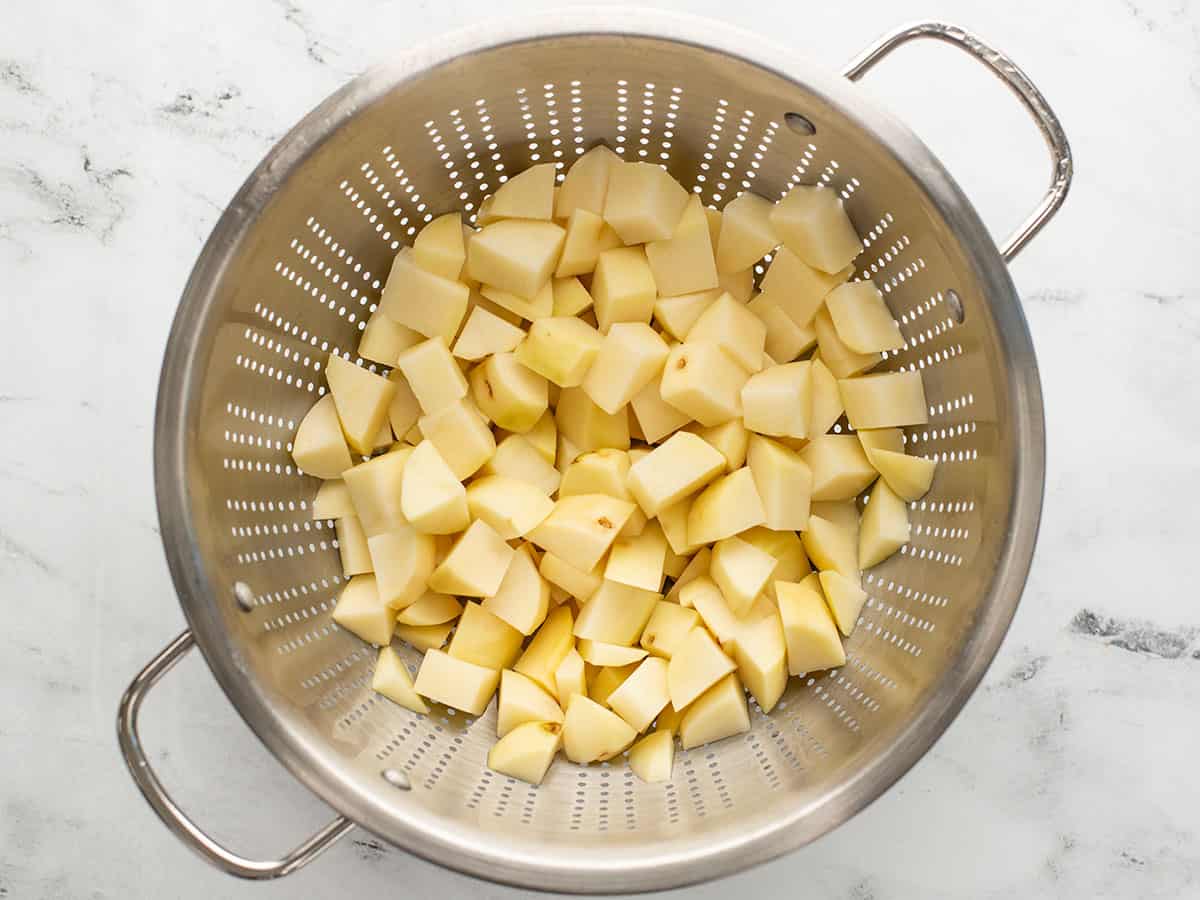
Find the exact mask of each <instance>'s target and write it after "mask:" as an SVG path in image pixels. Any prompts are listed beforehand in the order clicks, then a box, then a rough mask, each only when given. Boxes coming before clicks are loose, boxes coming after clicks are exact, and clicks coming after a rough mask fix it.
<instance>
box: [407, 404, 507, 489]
mask: <svg viewBox="0 0 1200 900" xmlns="http://www.w3.org/2000/svg"><path fill="white" fill-rule="evenodd" d="M417 424H418V425H419V426H420V428H421V434H423V435H424V436H425V439H426V440H428V441H429V442H430V443H431V444H433V446H434V447H436V448H437V450H438V453H440V454H441V456H442V459H444V460H445V461H446V465H448V466H449V467H450V471H451V472H453V473H454V477H455V478H457V479H459V480H460V481H461V480H462V479H464V478H467V477H468V476H470V475H473V474H475V472H477V471H478V470H479V467H480V466H482V465H483V464H484V463H485V462H487V461H488V460H489V459H491V458H492V454H493V453H495V452H496V439H495V438H494V437H492V431H491V429H490V428H488V426H487V422H486V420H485V419H484V418H483V416H482V415H480V412H479V410H478V409H476V408H475V404H473V403H472V402H471V401H470V400H467V399H465V398H464V399H462V400H459V401H457V402H456V403H452V404H450V405H449V406H445V407H442V409H440V410H438V411H437V412H436V413H431V414H430V415H427V416H422V417H421V418H420V419H419V420H418V423H417ZM389 455H391V454H389Z"/></svg>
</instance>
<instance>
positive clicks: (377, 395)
mask: <svg viewBox="0 0 1200 900" xmlns="http://www.w3.org/2000/svg"><path fill="white" fill-rule="evenodd" d="M325 378H326V380H327V381H328V382H329V392H330V393H331V394H332V395H333V402H334V406H335V407H336V408H337V416H338V419H339V420H340V421H341V423H342V432H343V433H344V434H345V436H346V442H347V443H348V444H349V445H350V447H351V449H353V450H355V451H357V452H359V453H361V454H363V455H364V456H366V455H369V454H370V453H371V451H372V450H373V449H374V444H375V437H376V435H378V434H379V432H380V430H381V429H382V428H383V427H384V425H386V424H387V414H388V404H390V403H391V402H392V394H393V393H394V392H395V390H396V386H395V385H394V384H392V382H390V381H388V380H387V379H386V378H384V377H383V376H382V375H376V374H375V373H373V372H369V371H367V370H366V369H364V368H361V367H359V366H356V365H354V363H352V362H350V361H349V360H346V359H342V357H340V356H338V355H337V354H336V353H330V354H329V361H328V362H327V363H326V364H325ZM310 412H311V411H310ZM327 415H328V414H327V413H323V414H321V415H319V416H318V417H317V419H316V420H314V424H315V423H316V422H325V421H326V417H327ZM301 427H302V428H303V422H302V423H301ZM316 433H318V434H319V433H320V432H316ZM299 436H300V433H299V432H298V433H297V437H299ZM332 444H333V442H332V440H331V439H330V438H325V440H324V441H323V442H322V446H330V445H332ZM294 452H295V451H294V450H293V453H294ZM314 458H318V459H319V458H320V457H318V456H315V455H314ZM330 461H331V462H332V456H331V457H330ZM337 474H339V475H340V474H341V473H340V472H339V473H337Z"/></svg>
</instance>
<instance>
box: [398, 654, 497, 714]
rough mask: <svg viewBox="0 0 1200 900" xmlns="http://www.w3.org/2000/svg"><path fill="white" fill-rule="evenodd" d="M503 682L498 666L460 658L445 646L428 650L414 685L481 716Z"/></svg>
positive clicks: (432, 696) (424, 694) (440, 700)
mask: <svg viewBox="0 0 1200 900" xmlns="http://www.w3.org/2000/svg"><path fill="white" fill-rule="evenodd" d="M499 683H500V673H499V672H497V671H496V670H495V669H487V668H484V667H483V666H477V665H475V664H474V663H469V662H467V661H466V660H462V659H456V658H454V657H453V656H450V655H449V654H448V653H443V652H442V651H441V650H427V651H426V652H425V659H423V660H422V661H421V668H420V669H419V670H418V671H417V680H416V682H414V684H413V687H414V688H415V689H416V692H417V693H418V694H420V695H421V696H422V697H426V698H428V699H430V700H433V701H435V702H437V703H442V704H445V705H446V706H452V707H454V708H455V709H461V710H462V711H463V712H465V713H467V714H468V715H472V716H481V715H483V711H484V710H485V709H487V705H488V702H489V701H490V700H491V699H492V694H494V693H496V687H497V686H498V685H499Z"/></svg>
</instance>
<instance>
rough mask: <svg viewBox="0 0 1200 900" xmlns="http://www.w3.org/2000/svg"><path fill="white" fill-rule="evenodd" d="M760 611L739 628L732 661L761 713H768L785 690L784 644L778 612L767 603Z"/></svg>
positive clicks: (786, 677)
mask: <svg viewBox="0 0 1200 900" xmlns="http://www.w3.org/2000/svg"><path fill="white" fill-rule="evenodd" d="M763 609H764V614H763V615H762V616H760V617H758V618H754V619H753V620H752V621H743V622H742V623H741V625H740V626H739V628H738V632H737V639H736V640H735V641H734V642H733V659H734V662H736V663H737V666H738V675H740V676H741V679H742V682H743V683H744V684H745V685H746V687H747V689H749V691H750V693H751V695H752V696H753V697H754V699H755V700H756V701H758V705H759V707H760V708H761V709H762V711H763V712H764V713H769V712H770V711H771V710H772V709H774V708H775V704H776V703H778V702H779V698H780V697H782V696H783V692H784V689H785V688H787V679H788V667H787V645H786V643H785V641H784V633H783V623H782V622H781V621H780V618H779V612H778V611H777V610H776V608H775V606H774V605H773V604H771V603H769V602H768V603H766V606H765V607H764V608H763Z"/></svg>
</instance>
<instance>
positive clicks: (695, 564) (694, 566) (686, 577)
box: [647, 538, 799, 649]
mask: <svg viewBox="0 0 1200 900" xmlns="http://www.w3.org/2000/svg"><path fill="white" fill-rule="evenodd" d="M797 540H799V538H797ZM711 562H712V551H711V550H709V549H708V548H707V547H704V548H703V549H701V550H700V551H699V552H697V553H696V555H695V556H693V557H692V558H691V559H690V560H688V564H687V567H686V568H685V569H684V570H683V571H682V572H680V573H679V577H677V578H676V579H675V583H674V584H673V585H671V590H670V591H668V592H667V596H666V597H665V598H664V599H665V600H666V602H668V603H678V604H680V605H682V606H684V607H685V608H686V607H687V606H690V605H691V604H686V605H685V604H684V603H683V600H682V598H681V597H680V592H681V591H682V590H683V589H684V588H685V587H687V586H688V585H689V584H691V583H692V582H693V581H695V580H696V579H697V578H699V577H700V576H701V575H707V574H708V567H709V565H710V563H711ZM647 627H649V626H647ZM647 649H649V648H647Z"/></svg>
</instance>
